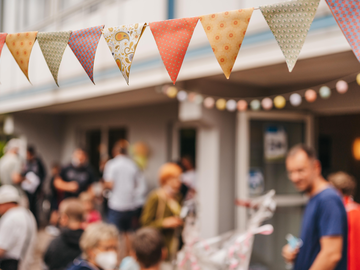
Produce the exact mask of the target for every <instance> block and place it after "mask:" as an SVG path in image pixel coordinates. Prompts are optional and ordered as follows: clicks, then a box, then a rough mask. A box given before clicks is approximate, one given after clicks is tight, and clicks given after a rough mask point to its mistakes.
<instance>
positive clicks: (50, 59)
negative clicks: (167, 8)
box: [0, 0, 360, 85]
mask: <svg viewBox="0 0 360 270" xmlns="http://www.w3.org/2000/svg"><path fill="white" fill-rule="evenodd" d="M326 2H327V4H328V5H329V7H330V9H331V12H332V14H333V16H334V18H335V19H336V21H337V23H338V25H339V27H340V28H341V30H342V32H343V33H344V35H345V37H346V39H347V40H348V42H349V44H350V46H351V48H352V50H353V52H354V54H355V55H356V57H357V58H358V60H359V61H360V31H358V29H359V27H360V19H359V17H360V16H359V14H360V5H359V3H358V0H326ZM319 3H320V0H293V1H289V2H284V3H278V4H273V5H266V6H260V7H259V8H246V9H239V10H233V11H226V12H220V13H214V14H208V15H202V16H198V17H192V18H180V19H173V20H166V21H159V22H150V23H135V24H129V25H121V26H113V27H107V28H105V26H104V25H101V26H95V27H90V28H87V29H81V30H77V31H63V32H38V31H33V32H24V33H14V34H7V33H0V55H1V51H2V48H3V46H4V44H5V43H6V46H7V47H8V48H9V50H10V52H11V54H12V55H13V57H14V59H15V61H16V62H17V64H18V65H19V67H20V69H21V70H22V72H23V73H24V75H25V76H26V78H27V79H28V80H29V82H30V78H29V76H28V68H29V59H30V54H31V51H32V47H33V45H34V42H35V40H36V39H37V40H38V43H39V46H40V48H41V51H42V53H43V56H44V58H45V60H46V63H47V65H48V67H49V69H50V71H51V74H52V76H53V78H54V80H55V83H56V84H57V85H58V78H57V77H58V71H59V68H60V64H61V60H62V57H63V53H64V50H65V48H66V46H67V45H69V47H70V48H71V50H72V51H73V52H74V54H75V56H76V57H77V59H78V60H79V62H80V64H81V65H82V66H83V68H84V70H85V72H86V73H87V75H88V76H89V78H90V80H91V81H92V82H93V83H94V79H93V69H94V60H95V54H96V50H97V46H98V43H99V40H100V38H101V34H103V36H104V38H105V40H106V42H107V45H108V47H109V49H110V51H111V54H112V55H113V57H114V60H115V62H116V64H117V66H118V67H119V70H120V71H121V73H122V75H123V76H124V78H125V80H126V82H127V84H129V77H130V68H131V65H132V61H133V59H134V55H135V51H136V48H137V45H138V43H139V41H140V39H141V36H142V34H143V33H144V31H145V29H146V28H147V27H150V30H151V32H152V35H153V37H154V39H155V42H156V45H157V47H158V50H159V53H160V56H161V59H162V61H163V63H164V66H165V68H166V70H167V71H168V73H169V76H170V78H171V80H172V82H173V83H174V84H175V83H176V80H177V77H178V74H179V72H180V69H181V66H182V63H183V60H184V57H185V54H186V51H187V49H188V46H189V43H190V41H191V38H192V35H193V32H194V29H195V27H196V25H197V23H198V21H199V20H200V22H201V25H202V27H203V29H204V31H205V33H206V36H207V38H208V41H209V43H210V45H211V48H212V50H213V52H214V54H215V57H216V59H217V61H218V63H219V65H220V67H221V69H222V70H223V72H224V75H225V76H226V78H227V79H229V78H230V74H231V72H232V69H233V66H234V64H235V61H236V58H237V56H238V53H239V50H240V48H241V45H242V43H243V40H244V38H245V34H246V31H247V28H248V25H249V22H250V19H251V16H252V14H253V11H254V10H260V11H261V13H262V15H263V16H264V18H265V20H266V22H267V23H268V25H269V28H270V30H271V31H272V33H273V35H274V37H275V39H276V41H277V42H278V44H279V46H280V49H281V51H282V52H283V54H284V57H285V60H286V63H287V66H288V69H289V72H291V71H292V70H293V68H294V66H295V64H296V62H297V59H298V57H299V54H300V52H301V49H302V47H303V45H304V42H305V39H306V36H307V33H308V31H309V29H310V26H311V24H312V22H313V20H314V17H315V13H316V11H317V8H318V6H319Z"/></svg>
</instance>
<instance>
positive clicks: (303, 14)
mask: <svg viewBox="0 0 360 270" xmlns="http://www.w3.org/2000/svg"><path fill="white" fill-rule="evenodd" d="M319 2H320V0H296V1H291V2H285V3H279V4H274V5H269V6H261V7H260V10H261V12H262V14H263V16H264V18H265V20H266V22H267V23H268V25H269V27H270V29H271V31H272V32H273V34H274V36H275V39H276V41H277V42H278V44H279V46H280V48H281V50H282V52H283V54H284V56H285V60H286V63H287V66H288V68H289V71H290V72H291V71H292V70H293V68H294V66H295V64H296V61H297V59H298V57H299V54H300V51H301V49H302V47H303V45H304V42H305V39H306V36H307V33H308V31H309V29H310V26H311V24H312V22H313V20H314V17H315V13H316V10H317V8H318V6H319Z"/></svg>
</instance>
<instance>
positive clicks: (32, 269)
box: [29, 230, 53, 270]
mask: <svg viewBox="0 0 360 270" xmlns="http://www.w3.org/2000/svg"><path fill="white" fill-rule="evenodd" d="M52 239H53V237H52V236H50V235H49V234H47V233H46V232H45V231H44V230H41V231H39V232H38V236H37V242H36V246H35V251H34V260H33V261H32V263H31V265H30V266H29V270H42V269H44V267H43V260H42V257H43V254H44V253H45V251H46V248H47V246H48V245H49V243H50V241H51V240H52Z"/></svg>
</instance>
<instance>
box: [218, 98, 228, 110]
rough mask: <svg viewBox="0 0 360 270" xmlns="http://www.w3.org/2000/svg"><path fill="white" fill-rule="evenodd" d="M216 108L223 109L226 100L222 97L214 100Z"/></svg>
mask: <svg viewBox="0 0 360 270" xmlns="http://www.w3.org/2000/svg"><path fill="white" fill-rule="evenodd" d="M216 108H218V110H220V111H223V110H225V108H226V100H225V99H223V98H220V99H218V100H217V101H216Z"/></svg>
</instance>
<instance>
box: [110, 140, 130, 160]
mask: <svg viewBox="0 0 360 270" xmlns="http://www.w3.org/2000/svg"><path fill="white" fill-rule="evenodd" d="M128 147H129V142H128V141H127V140H123V139H122V140H119V141H117V142H116V143H115V145H114V147H113V149H112V154H113V156H114V157H115V156H117V155H119V154H120V155H127V153H128Z"/></svg>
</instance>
